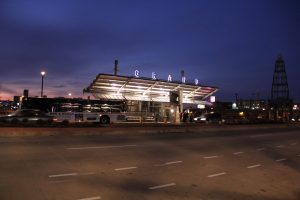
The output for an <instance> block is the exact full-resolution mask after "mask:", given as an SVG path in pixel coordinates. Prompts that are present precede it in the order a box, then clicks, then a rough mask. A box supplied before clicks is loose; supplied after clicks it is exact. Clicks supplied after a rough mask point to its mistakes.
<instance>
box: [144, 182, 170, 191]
mask: <svg viewBox="0 0 300 200" xmlns="http://www.w3.org/2000/svg"><path fill="white" fill-rule="evenodd" d="M174 185H176V184H175V183H168V184H164V185H157V186H152V187H149V188H148V189H149V190H156V189H160V188H165V187H171V186H174Z"/></svg>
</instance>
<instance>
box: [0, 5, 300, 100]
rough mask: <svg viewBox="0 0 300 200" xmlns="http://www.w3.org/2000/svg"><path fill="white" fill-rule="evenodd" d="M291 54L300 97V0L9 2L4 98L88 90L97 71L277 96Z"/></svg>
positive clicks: (2, 10) (2, 54)
mask: <svg viewBox="0 0 300 200" xmlns="http://www.w3.org/2000/svg"><path fill="white" fill-rule="evenodd" d="M278 54H282V55H283V58H284V60H285V64H286V70H287V76H288V83H289V88H290V95H291V97H292V98H294V100H295V101H297V102H300V89H299V85H300V84H299V77H300V1H299V0H228V1H224V0H119V1H117V0H71V1H70V0H49V1H44V0H26V1H24V0H20V1H16V0H0V98H1V99H2V100H3V99H7V98H10V99H11V98H12V96H14V95H22V92H23V89H29V94H30V96H38V95H39V94H40V87H41V76H40V71H41V70H46V72H47V74H46V76H45V82H44V83H45V87H44V94H45V95H47V96H48V97H57V96H64V97H67V94H68V93H69V92H71V93H72V94H73V97H87V95H84V96H83V95H82V90H83V88H85V87H87V86H88V85H89V84H90V83H91V82H92V80H93V79H94V78H95V77H96V75H97V74H98V73H109V74H112V73H113V66H114V60H115V59H118V60H119V68H120V71H119V74H120V75H130V76H131V75H133V74H134V70H135V69H139V70H140V75H141V76H144V77H149V78H150V77H151V72H152V71H154V72H156V74H157V77H158V78H159V79H167V76H168V74H172V75H173V77H174V78H175V79H178V80H179V78H180V71H181V70H185V74H186V77H187V80H193V79H194V78H198V79H199V82H200V84H203V85H211V86H217V87H219V89H220V90H219V91H218V92H217V93H216V97H217V100H222V101H231V100H234V99H235V93H238V94H239V97H240V98H244V99H247V98H254V97H256V95H254V94H257V93H259V94H260V97H261V98H265V99H266V98H268V97H270V91H271V85H272V76H273V71H274V63H275V60H276V57H277V55H278Z"/></svg>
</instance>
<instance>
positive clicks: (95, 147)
mask: <svg viewBox="0 0 300 200" xmlns="http://www.w3.org/2000/svg"><path fill="white" fill-rule="evenodd" d="M136 146H137V145H135V144H129V145H120V146H93V147H70V148H67V149H68V150H84V149H111V148H125V147H136Z"/></svg>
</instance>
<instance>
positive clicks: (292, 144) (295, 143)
mask: <svg viewBox="0 0 300 200" xmlns="http://www.w3.org/2000/svg"><path fill="white" fill-rule="evenodd" d="M297 144H298V142H294V143H291V144H290V145H291V146H294V145H297Z"/></svg>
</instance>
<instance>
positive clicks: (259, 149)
mask: <svg viewBox="0 0 300 200" xmlns="http://www.w3.org/2000/svg"><path fill="white" fill-rule="evenodd" d="M264 150H265V148H258V149H256V151H264Z"/></svg>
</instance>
